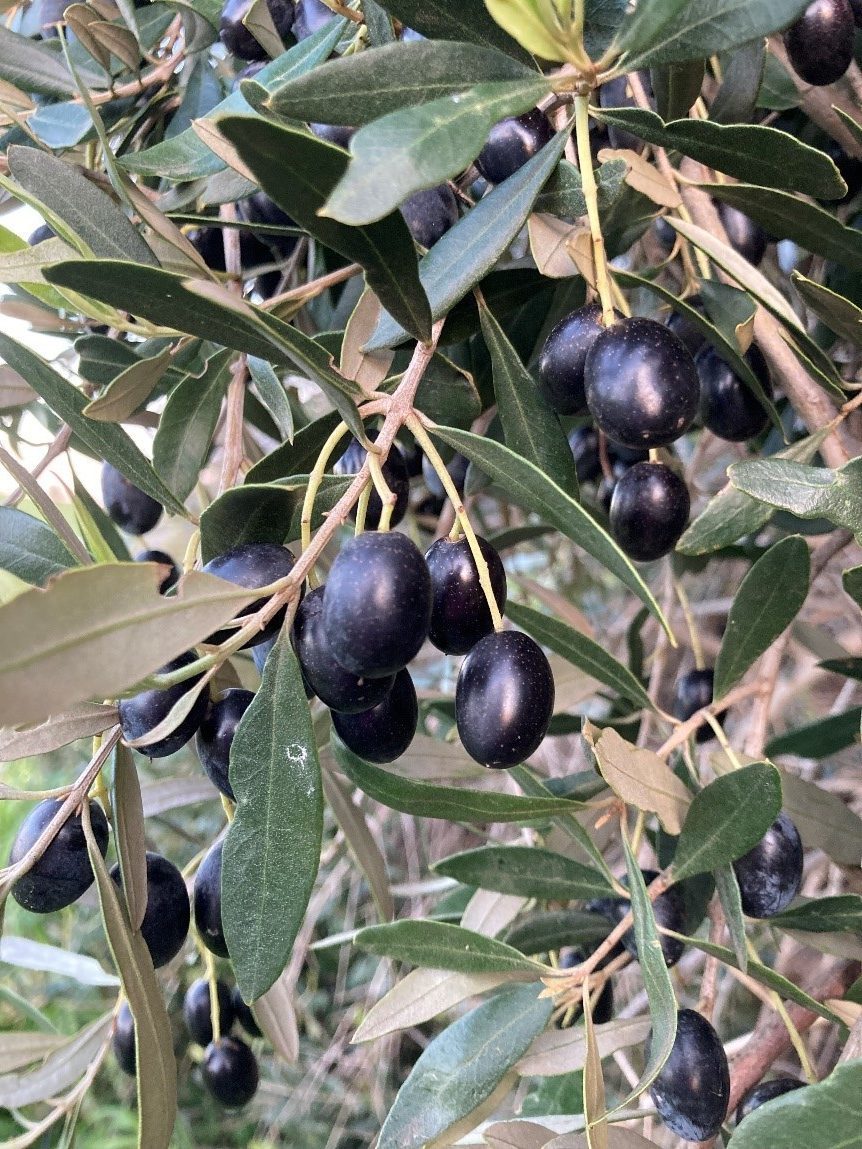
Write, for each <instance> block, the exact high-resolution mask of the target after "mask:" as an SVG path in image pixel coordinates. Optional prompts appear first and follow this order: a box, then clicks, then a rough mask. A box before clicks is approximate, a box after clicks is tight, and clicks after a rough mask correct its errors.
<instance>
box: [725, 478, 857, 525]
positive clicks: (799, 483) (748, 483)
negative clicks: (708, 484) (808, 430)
mask: <svg viewBox="0 0 862 1149" xmlns="http://www.w3.org/2000/svg"><path fill="white" fill-rule="evenodd" d="M728 475H729V476H730V481H731V483H733V485H734V487H736V489H737V490H739V491H744V492H745V493H746V494H747V495H751V497H752V498H754V499H758V500H759V501H760V502H762V503H766V504H768V505H769V506H770V507H778V508H779V509H781V510H783V511H790V512H791V513H792V514H794V515H796V516H797V518H800V519H819V518H824V519H829V521H830V522H831V523H835V525H836V526H838V527H846V528H847V529H848V530H850V531H853V533H854V534H858V535H860V536H862V461H860V460H859V459H853V460H851V461H850V462H849V463H847V464H845V466H843V467H842V468H841V470H840V471H832V470H830V469H829V468H828V467H808V466H805V465H803V464H802V463H793V462H785V461H783V460H782V461H780V462H779V461H773V460H772V459H757V460H753V461H752V462H750V463H734V464H733V466H731V467H730V468H729V469H728Z"/></svg>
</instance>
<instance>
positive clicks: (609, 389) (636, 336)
mask: <svg viewBox="0 0 862 1149" xmlns="http://www.w3.org/2000/svg"><path fill="white" fill-rule="evenodd" d="M584 383H585V387H586V395H587V405H588V407H589V409H590V411H591V413H592V416H593V418H594V419H595V421H596V423H597V424H598V426H599V428H600V430H602V431H604V433H605V434H606V435H607V437H608V438H609V439H611V440H612V441H613V442H614V443H619V444H620V445H621V446H623V447H635V448H640V449H644V448H651V447H665V446H667V445H668V444H669V443H672V442H673V441H674V440H675V439H678V438H679V437H680V435H683V434H685V432H686V431H687V430H688V428H689V427H690V426H691V424H692V422H693V421H694V417H695V415H696V414H697V405H698V400H699V397H700V382H699V380H698V377H697V368H696V367H695V365H694V360H693V359H692V357H691V355H690V353H689V351H688V349H687V348H686V346H685V344H684V343H682V342H681V341H680V340H679V339H677V337H676V336H675V335H674V334H673V332H672V331H669V330H668V329H667V327H665V326H664V325H663V324H661V323H656V322H655V320H653V319H641V318H635V319H622V320H620V321H619V322H618V323H614V324H613V325H612V326H611V327H608V328H606V330H605V331H603V332H602V334H601V335H600V336H599V337H598V339H597V340H596V341H595V343H594V344H593V345H592V347H591V348H590V350H589V352H588V353H587V361H586V364H585V366H584Z"/></svg>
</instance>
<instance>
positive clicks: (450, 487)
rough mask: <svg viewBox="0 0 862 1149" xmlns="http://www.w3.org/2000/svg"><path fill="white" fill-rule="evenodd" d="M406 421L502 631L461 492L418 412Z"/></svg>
mask: <svg viewBox="0 0 862 1149" xmlns="http://www.w3.org/2000/svg"><path fill="white" fill-rule="evenodd" d="M405 424H406V426H407V428H408V430H409V431H411V432H412V434H413V437H414V438H415V440H416V442H417V443H418V444H419V446H420V447H421V448H422V450H423V451H424V452H425V454H426V456H427V457H428V462H429V463H430V464H431V466H432V467H433V468H434V470H435V471H436V473H437V476H438V478H439V479H440V482H441V483H442V484H443V489H444V490H445V492H446V494H447V496H448V498H449V499H450V501H451V503H452V506H453V507H454V508H455V515H456V517H457V519H458V521H459V522H460V524H461V527H462V529H463V531H464V537H465V538H466V539H467V545H468V546H469V547H470V553H471V554H472V556H473V562H474V563H475V564H476V570H477V572H478V575H479V583H480V585H481V587H482V591H483V593H484V595H485V601H486V602H487V603H488V610H489V611H490V612H491V621H492V622H493V624H494V630H495V631H501V630H502V629H503V617H502V615H501V614H500V608H499V607H498V606H497V600H496V598H495V597H494V588H493V587H492V586H491V575H490V572H489V571H488V564H487V562H486V561H485V556H484V555H483V554H482V549H481V547H480V546H479V540H478V539H477V538H476V532H475V531H474V530H473V525H472V523H471V522H470V519H469V518H468V516H467V512H466V511H465V510H464V504H463V503H462V502H461V496H460V495H459V494H458V490H457V488H456V486H455V484H454V483H453V482H452V476H451V475H450V474H449V472H448V471H447V470H446V464H445V463H444V462H443V460H442V459H441V457H440V452H439V451H438V450H437V448H436V447H435V446H434V444H433V442H432V441H431V436H430V435H429V434H428V432H427V431H426V430H425V428H424V427H423V426H422V423H421V422H420V421H419V419H418V418H417V416H416V415H408V416H407V419H406V420H405Z"/></svg>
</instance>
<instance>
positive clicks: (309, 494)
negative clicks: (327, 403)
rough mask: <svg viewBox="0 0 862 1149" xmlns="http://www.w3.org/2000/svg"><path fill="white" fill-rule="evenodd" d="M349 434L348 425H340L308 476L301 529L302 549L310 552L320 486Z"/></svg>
mask: <svg viewBox="0 0 862 1149" xmlns="http://www.w3.org/2000/svg"><path fill="white" fill-rule="evenodd" d="M346 433H347V424H346V423H339V424H338V426H337V427H336V428H335V430H334V431H333V432H332V434H331V435H330V436H329V438H328V439H327V440H326V442H325V443H324V444H323V447H322V448H321V450H320V455H319V456H318V459H317V462H316V463H315V464H314V468H313V470H312V472H311V474H310V475H309V476H308V487H307V488H306V491H305V498H304V499H303V502H302V518H301V519H300V529H301V531H302V549H303V550H304V551H305V550H308V547H309V545H310V544H311V518H312V515H313V514H314V500H315V499H316V498H317V492H318V491H319V490H320V484H321V483H322V482H323V476H324V474H325V473H326V468H327V465H328V464H329V457H330V455H331V454H332V452H333V451H334V450H335V448H336V447H337V446H338V444H339V443H340V442H341V440H342V439H343V438H344V436H345V435H346Z"/></svg>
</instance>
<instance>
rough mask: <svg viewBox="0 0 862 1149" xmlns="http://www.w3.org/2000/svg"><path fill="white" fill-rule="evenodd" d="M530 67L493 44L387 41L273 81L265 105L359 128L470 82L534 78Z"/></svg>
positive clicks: (291, 116)
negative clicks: (303, 73) (373, 49)
mask: <svg viewBox="0 0 862 1149" xmlns="http://www.w3.org/2000/svg"><path fill="white" fill-rule="evenodd" d="M535 76H536V73H535V71H534V70H533V69H531V68H528V67H526V66H525V65H524V64H522V63H519V62H518V61H517V60H513V59H512V57H511V56H507V55H505V54H504V53H502V52H499V51H497V50H496V49H493V48H483V47H480V46H479V45H476V44H468V43H464V42H460V43H459V42H454V41H446V40H420V41H414V42H412V43H402V42H400V41H398V42H396V43H394V44H387V45H386V46H385V47H382V48H380V49H378V50H377V51H375V52H359V53H358V54H356V55H353V56H341V57H337V58H335V59H333V60H329V61H328V62H327V63H325V64H321V65H320V67H318V68H315V69H314V71H312V72H309V73H306V74H305V75H301V76H296V77H292V78H291V79H289V80H287V81H286V82H284V83H279V84H277V85H275V87H274V88H273V90H272V93H271V95H269V96H268V97H267V99H266V100H265V102H264V106H265V108H266V109H267V110H268V111H272V112H275V113H276V114H277V115H279V116H284V117H285V118H287V119H292V120H303V121H305V122H311V123H316V122H320V123H325V124H348V125H350V126H352V127H359V126H361V125H362V124H366V123H370V122H371V121H372V120H376V119H379V118H380V117H381V116H385V115H388V114H389V113H390V112H397V111H400V110H401V109H403V108H405V107H408V106H410V105H415V104H427V103H430V102H431V101H432V100H437V99H440V98H441V97H442V96H449V95H454V94H455V93H457V92H463V91H464V80H465V77H468V78H469V81H470V82H471V83H474V84H479V83H488V82H491V81H497V82H499V81H505V80H519V79H528V78H529V79H534V78H535Z"/></svg>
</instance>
